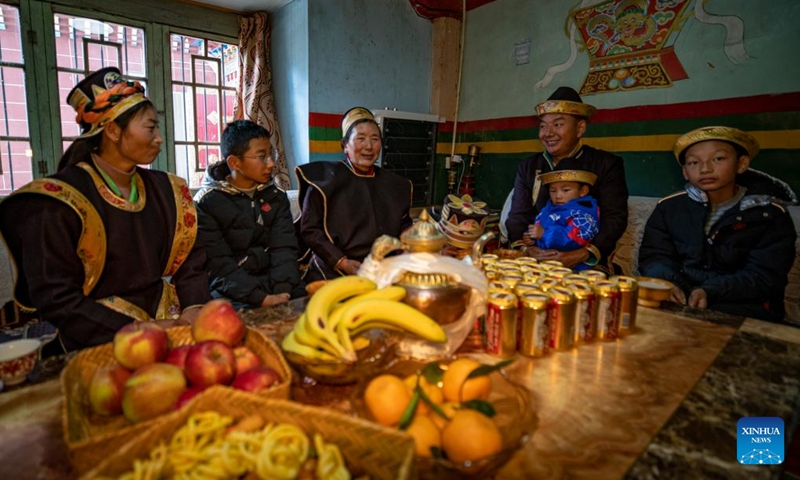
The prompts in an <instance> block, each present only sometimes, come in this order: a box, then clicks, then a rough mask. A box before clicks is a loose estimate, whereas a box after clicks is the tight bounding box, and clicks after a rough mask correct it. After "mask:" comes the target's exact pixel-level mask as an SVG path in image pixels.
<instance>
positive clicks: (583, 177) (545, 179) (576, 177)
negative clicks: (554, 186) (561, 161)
mask: <svg viewBox="0 0 800 480" xmlns="http://www.w3.org/2000/svg"><path fill="white" fill-rule="evenodd" d="M539 180H540V181H541V182H542V185H548V184H551V183H555V182H579V183H585V184H586V185H589V186H590V187H591V186H592V185H594V182H596V181H597V175H595V174H594V173H592V172H587V171H586V170H556V171H553V172H547V173H542V174H541V175H539Z"/></svg>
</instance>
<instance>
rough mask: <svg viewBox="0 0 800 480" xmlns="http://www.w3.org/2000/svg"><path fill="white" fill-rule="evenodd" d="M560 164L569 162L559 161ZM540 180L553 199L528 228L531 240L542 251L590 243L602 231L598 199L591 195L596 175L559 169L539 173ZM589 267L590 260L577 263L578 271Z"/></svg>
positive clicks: (568, 248)
mask: <svg viewBox="0 0 800 480" xmlns="http://www.w3.org/2000/svg"><path fill="white" fill-rule="evenodd" d="M562 163H563V162H562ZM559 167H568V165H566V164H565V165H561V163H559ZM538 180H539V182H538V183H539V184H540V185H541V186H542V187H543V188H548V189H549V190H550V200H548V202H547V205H545V207H544V208H543V209H542V210H541V212H539V215H537V216H536V221H535V223H534V224H533V225H530V226H529V227H528V236H529V237H530V239H531V240H533V241H534V243H535V245H536V246H537V247H539V248H540V249H542V250H558V251H572V250H575V249H578V248H581V247H583V246H586V245H588V244H589V243H590V242H591V241H592V239H593V238H594V236H595V235H597V232H598V230H599V219H600V211H599V209H598V207H597V200H595V199H594V197H591V196H590V195H589V188H590V187H591V186H592V185H594V182H595V181H596V180H597V175H595V174H594V173H591V172H587V171H584V170H568V169H559V170H554V171H552V172H548V173H544V174H541V175H539V178H538ZM589 268H591V265H589V264H587V263H580V264H578V265H576V266H575V270H587V269H589Z"/></svg>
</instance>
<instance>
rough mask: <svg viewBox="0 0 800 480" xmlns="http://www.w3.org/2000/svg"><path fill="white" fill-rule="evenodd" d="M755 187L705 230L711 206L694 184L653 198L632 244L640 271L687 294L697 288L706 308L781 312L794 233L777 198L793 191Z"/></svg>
mask: <svg viewBox="0 0 800 480" xmlns="http://www.w3.org/2000/svg"><path fill="white" fill-rule="evenodd" d="M737 183H740V184H741V183H742V182H739V181H738V180H737ZM745 183H746V182H745ZM762 187H763V184H762V185H758V184H756V183H751V184H750V186H748V190H747V193H746V195H745V197H744V198H743V199H742V200H741V201H740V202H739V203H738V204H737V205H734V206H733V207H731V209H730V210H728V211H727V212H725V213H724V214H723V216H722V217H721V218H720V219H719V220H718V221H717V222H716V223H715V224H714V225H712V226H711V229H710V230H709V233H708V235H706V234H705V232H704V225H705V222H706V219H707V218H708V215H709V213H710V211H711V207H710V205H709V203H708V201H707V199H706V197H705V194H704V193H703V192H702V191H701V190H699V189H697V188H695V187H692V186H691V185H688V186H687V189H686V191H683V192H679V193H675V194H673V195H670V196H668V197H665V198H663V199H661V200H660V201H659V203H658V205H657V206H656V208H655V210H654V211H653V214H652V215H651V216H650V219H649V220H648V221H647V226H646V227H645V231H644V237H643V239H642V245H641V248H640V250H639V270H640V271H641V273H642V275H645V276H652V277H659V278H664V279H666V280H669V281H671V282H673V283H675V284H676V285H678V286H679V287H681V288H682V289H683V290H684V292H685V293H686V294H687V296H688V294H689V293H690V292H691V291H692V290H694V289H696V288H702V289H703V290H705V292H706V295H707V298H708V303H709V308H712V309H714V308H715V305H719V304H724V305H727V306H728V307H730V306H731V304H733V305H735V306H738V307H739V308H738V312H739V314H741V315H746V316H753V317H756V318H762V319H765V320H775V321H779V320H780V319H782V318H783V316H784V305H783V298H784V291H785V289H786V284H787V282H788V278H787V277H788V273H789V270H790V269H791V267H792V262H793V261H794V256H795V246H794V244H795V238H796V233H795V228H794V224H793V223H792V219H791V217H790V216H789V213H788V212H786V209H785V208H784V206H783V205H782V204H781V203H779V200H783V201H791V200H792V198H791V196H792V195H793V194H791V192H788V193H789V194H790V195H784V194H781V192H776V191H775V190H774V189H772V191H771V192H766V191H765V190H764V189H763V188H762ZM770 193H772V194H777V195H778V196H777V197H776V196H773V195H770ZM719 309H720V310H726V311H732V313H735V312H736V311H737V308H727V307H726V308H719Z"/></svg>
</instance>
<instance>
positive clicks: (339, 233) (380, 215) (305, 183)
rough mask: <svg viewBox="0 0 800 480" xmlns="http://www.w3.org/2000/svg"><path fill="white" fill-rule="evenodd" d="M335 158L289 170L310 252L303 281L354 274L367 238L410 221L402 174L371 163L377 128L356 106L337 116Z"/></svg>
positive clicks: (377, 146) (407, 185)
mask: <svg viewBox="0 0 800 480" xmlns="http://www.w3.org/2000/svg"><path fill="white" fill-rule="evenodd" d="M342 134H343V138H342V148H343V149H344V153H345V159H344V160H342V161H341V162H312V163H308V164H306V165H302V166H299V167H297V168H296V169H295V173H296V175H297V181H298V184H299V186H300V204H301V205H302V216H301V219H300V235H301V237H302V240H303V242H304V243H305V244H306V246H307V247H308V248H309V249H310V250H311V252H312V253H313V255H312V257H311V260H310V263H309V267H308V270H307V273H306V277H305V279H306V281H308V282H311V281H314V280H320V279H328V278H335V277H338V276H340V275H354V274H355V273H356V272H357V271H358V269H359V267H360V266H361V262H362V261H363V260H364V257H366V256H367V254H368V253H369V251H370V247H371V246H372V242H373V241H374V240H375V239H376V238H378V237H379V236H381V235H391V236H393V237H398V236H399V235H400V233H401V232H402V231H403V230H405V229H406V228H407V227H409V226H411V223H412V221H411V216H410V211H409V210H410V208H411V195H412V186H411V182H410V181H409V180H408V179H405V178H403V177H400V176H398V175H395V174H394V173H392V172H389V171H387V170H382V169H381V168H380V167H377V166H375V162H376V161H377V160H378V157H379V156H380V154H381V145H382V139H381V132H380V129H379V128H378V124H377V123H375V118H374V117H373V116H372V113H371V112H370V111H369V110H367V109H365V108H362V107H355V108H352V109H350V110H348V111H347V113H345V114H344V117H343V118H342Z"/></svg>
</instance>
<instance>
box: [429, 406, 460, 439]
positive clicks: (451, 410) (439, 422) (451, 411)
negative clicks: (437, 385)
mask: <svg viewBox="0 0 800 480" xmlns="http://www.w3.org/2000/svg"><path fill="white" fill-rule="evenodd" d="M441 407H442V411H444V414H445V415H447V418H446V419H445V418H442V416H441V415H439V414H438V413H436V412H433V411H431V413H429V414H428V417H429V418H430V419H431V420H432V421H433V424H434V425H436V428H438V429H439V431H440V432H441V431H442V430H444V427H446V426H447V424H448V423H450V419H451V418H453V415H455V413H456V410H458V408H459V406H458V404H457V403H445V404H442V405H441Z"/></svg>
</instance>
